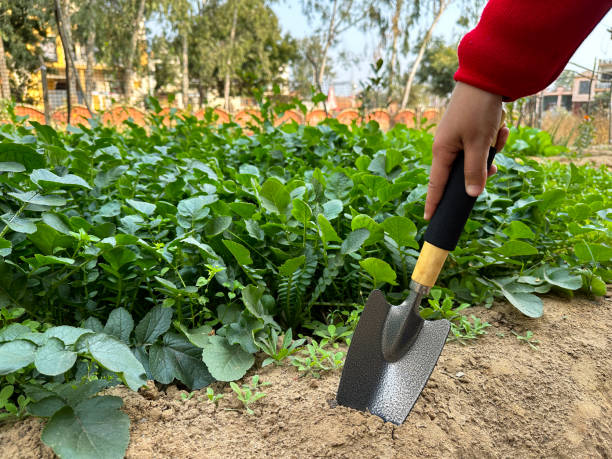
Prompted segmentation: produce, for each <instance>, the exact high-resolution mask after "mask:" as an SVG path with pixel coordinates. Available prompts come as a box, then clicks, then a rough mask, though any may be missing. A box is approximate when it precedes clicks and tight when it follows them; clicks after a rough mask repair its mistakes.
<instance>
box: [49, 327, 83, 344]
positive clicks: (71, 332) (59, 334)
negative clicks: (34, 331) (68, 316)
mask: <svg viewBox="0 0 612 459" xmlns="http://www.w3.org/2000/svg"><path fill="white" fill-rule="evenodd" d="M91 332H92V330H89V329H87V328H77V327H71V326H70V325H60V326H58V327H51V328H49V329H47V330H46V331H45V332H44V333H43V336H44V337H45V339H47V338H58V339H59V340H60V341H62V342H63V343H64V344H65V345H66V346H70V345H72V344H74V343H76V342H77V340H78V339H79V338H80V337H81V336H83V335H85V334H87V333H91Z"/></svg>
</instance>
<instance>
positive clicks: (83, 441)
mask: <svg viewBox="0 0 612 459" xmlns="http://www.w3.org/2000/svg"><path fill="white" fill-rule="evenodd" d="M121 405H123V400H121V398H119V397H113V396H109V395H105V396H101V397H94V398H90V399H87V400H84V401H83V402H81V403H79V404H78V405H77V406H75V407H74V408H71V407H69V406H65V407H64V408H62V409H60V410H59V411H57V412H56V413H55V414H54V415H53V416H52V417H51V419H50V420H49V422H47V424H46V425H45V428H44V430H43V432H42V435H41V439H42V441H43V442H44V443H45V444H46V445H47V446H50V447H51V448H52V449H53V451H54V452H55V453H56V454H57V455H58V456H60V457H61V458H63V459H118V458H122V457H124V455H125V451H126V450H127V446H128V443H129V439H130V430H129V429H130V418H129V417H128V415H127V414H125V413H124V412H122V411H121V410H119V408H120V407H121Z"/></svg>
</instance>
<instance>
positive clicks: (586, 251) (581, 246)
mask: <svg viewBox="0 0 612 459" xmlns="http://www.w3.org/2000/svg"><path fill="white" fill-rule="evenodd" d="M574 253H575V254H576V257H578V260H579V261H593V262H597V261H610V260H611V259H612V248H610V247H606V246H605V245H601V244H590V243H588V242H584V241H581V242H579V243H578V244H576V245H575V246H574Z"/></svg>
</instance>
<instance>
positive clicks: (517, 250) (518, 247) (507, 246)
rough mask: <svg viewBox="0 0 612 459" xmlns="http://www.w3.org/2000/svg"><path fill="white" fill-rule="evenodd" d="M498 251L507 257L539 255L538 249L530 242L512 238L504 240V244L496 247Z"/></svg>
mask: <svg viewBox="0 0 612 459" xmlns="http://www.w3.org/2000/svg"><path fill="white" fill-rule="evenodd" d="M495 251H496V252H499V253H501V254H502V255H505V256H507V257H518V256H523V255H537V253H538V249H536V248H535V247H534V246H532V245H531V244H528V243H527V242H524V241H516V240H510V241H506V242H504V245H503V246H501V247H500V248H498V249H495Z"/></svg>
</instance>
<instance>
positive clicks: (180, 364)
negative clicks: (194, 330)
mask: <svg viewBox="0 0 612 459" xmlns="http://www.w3.org/2000/svg"><path fill="white" fill-rule="evenodd" d="M149 364H150V367H151V374H152V375H153V377H154V378H155V380H156V381H159V382H161V383H162V384H170V383H171V382H172V381H173V380H174V379H175V378H176V379H178V380H179V381H181V382H182V383H183V384H185V385H186V386H187V387H188V388H189V389H190V390H198V389H201V388H202V387H205V386H208V385H209V384H210V383H211V382H213V381H214V379H213V377H212V376H211V375H210V373H209V372H208V369H207V368H206V365H204V362H202V349H200V348H199V347H196V346H194V345H193V344H191V343H190V342H189V341H188V340H187V339H186V338H185V337H184V336H182V335H179V334H177V333H171V332H170V333H166V334H165V335H164V338H163V343H162V344H161V345H160V344H154V345H153V346H151V349H150V350H149Z"/></svg>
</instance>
